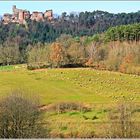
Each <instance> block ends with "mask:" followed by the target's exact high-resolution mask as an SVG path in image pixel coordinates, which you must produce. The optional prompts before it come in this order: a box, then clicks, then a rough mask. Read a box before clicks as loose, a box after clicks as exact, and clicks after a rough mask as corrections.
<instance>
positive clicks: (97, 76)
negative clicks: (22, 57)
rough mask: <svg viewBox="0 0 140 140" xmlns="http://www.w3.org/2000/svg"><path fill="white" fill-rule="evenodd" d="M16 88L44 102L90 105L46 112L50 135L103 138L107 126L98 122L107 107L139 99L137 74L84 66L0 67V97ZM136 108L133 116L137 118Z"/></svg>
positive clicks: (104, 119)
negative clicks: (45, 67) (90, 108)
mask: <svg viewBox="0 0 140 140" xmlns="http://www.w3.org/2000/svg"><path fill="white" fill-rule="evenodd" d="M16 89H23V90H25V91H26V90H27V93H29V94H33V95H34V96H36V97H38V98H39V99H40V100H41V103H42V104H44V105H48V104H56V103H60V102H61V103H62V102H76V103H83V104H86V105H90V106H92V110H91V111H88V112H82V111H68V112H64V113H58V112H46V114H45V115H46V118H47V121H49V123H50V129H51V136H52V137H85V136H86V137H92V136H103V137H104V135H105V134H106V130H107V129H106V128H108V127H109V125H108V124H106V123H102V122H106V121H108V114H109V110H110V109H111V110H112V109H114V106H116V104H118V102H121V101H124V100H127V101H132V102H139V101H140V76H136V75H128V74H121V73H116V72H109V71H97V70H93V69H86V68H85V69H84V68H78V69H46V70H35V71H28V70H27V69H26V66H25V65H18V66H7V67H0V98H2V97H5V96H8V94H9V91H11V90H16ZM137 110H138V111H136V112H135V113H134V114H133V119H135V120H137V121H139V117H140V113H139V109H137ZM45 121H46V120H45ZM85 127H86V128H87V129H86V131H85ZM101 129H102V130H103V131H100V130H101Z"/></svg>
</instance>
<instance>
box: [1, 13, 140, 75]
mask: <svg viewBox="0 0 140 140" xmlns="http://www.w3.org/2000/svg"><path fill="white" fill-rule="evenodd" d="M139 21H140V12H136V13H129V14H125V13H121V14H111V13H108V12H103V11H94V12H81V13H79V15H76V14H74V13H73V14H70V15H67V14H66V13H62V16H61V17H58V18H55V19H54V20H53V21H52V22H48V21H45V22H35V21H30V20H28V21H27V23H26V24H25V25H19V24H14V23H12V24H7V25H4V24H2V23H1V24H0V65H10V64H19V63H28V68H29V69H36V68H42V67H79V66H80V67H89V66H90V67H94V68H98V69H107V70H114V71H121V72H124V73H134V74H140V67H139V66H140V55H139V54H140V44H139V40H140V24H139Z"/></svg>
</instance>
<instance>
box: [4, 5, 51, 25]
mask: <svg viewBox="0 0 140 140" xmlns="http://www.w3.org/2000/svg"><path fill="white" fill-rule="evenodd" d="M12 10H13V14H9V13H7V14H4V15H3V18H2V21H3V23H4V24H8V23H11V22H12V23H19V24H25V21H26V19H31V20H35V21H44V20H45V19H47V20H49V21H51V20H52V19H53V11H52V10H46V11H45V12H44V13H43V12H38V11H35V12H32V14H30V11H27V10H22V9H17V8H16V5H14V6H13V9H12Z"/></svg>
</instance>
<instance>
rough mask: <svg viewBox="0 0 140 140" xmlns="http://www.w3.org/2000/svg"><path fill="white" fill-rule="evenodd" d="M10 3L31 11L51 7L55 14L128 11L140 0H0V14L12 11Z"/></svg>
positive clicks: (139, 8) (137, 7)
mask: <svg viewBox="0 0 140 140" xmlns="http://www.w3.org/2000/svg"><path fill="white" fill-rule="evenodd" d="M12 5H16V6H17V7H18V8H21V9H27V10H29V11H31V12H32V11H41V12H44V11H45V10H47V9H53V11H54V13H57V14H61V13H62V12H64V11H66V12H67V13H69V12H73V11H77V12H80V11H94V10H103V11H108V12H112V13H120V12H126V13H129V12H136V11H139V10H140V1H0V15H3V13H12Z"/></svg>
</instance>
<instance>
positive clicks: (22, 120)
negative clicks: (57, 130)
mask: <svg viewBox="0 0 140 140" xmlns="http://www.w3.org/2000/svg"><path fill="white" fill-rule="evenodd" d="M0 112H1V113H0V138H43V137H47V133H46V132H47V131H46V129H44V127H43V126H42V123H41V121H42V112H41V111H39V109H38V102H37V101H36V100H30V99H28V98H26V97H24V96H23V95H21V94H20V92H19V91H15V92H14V94H12V95H10V96H9V97H7V98H5V99H3V100H2V101H1V103H0Z"/></svg>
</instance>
